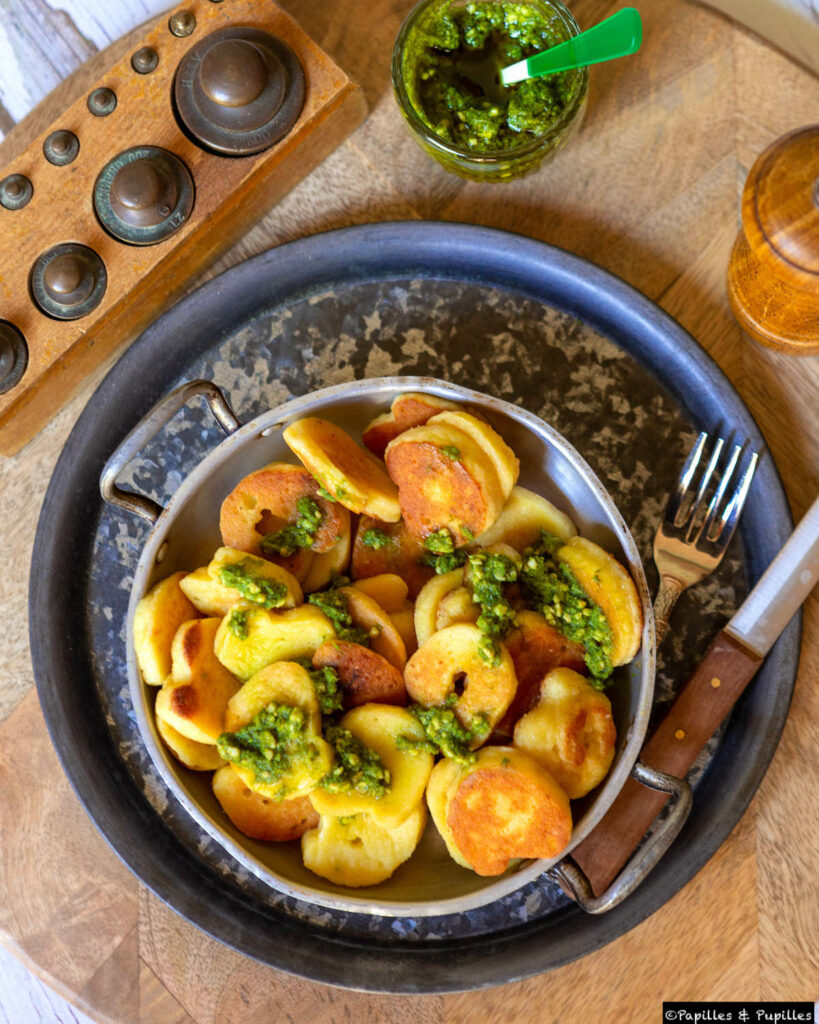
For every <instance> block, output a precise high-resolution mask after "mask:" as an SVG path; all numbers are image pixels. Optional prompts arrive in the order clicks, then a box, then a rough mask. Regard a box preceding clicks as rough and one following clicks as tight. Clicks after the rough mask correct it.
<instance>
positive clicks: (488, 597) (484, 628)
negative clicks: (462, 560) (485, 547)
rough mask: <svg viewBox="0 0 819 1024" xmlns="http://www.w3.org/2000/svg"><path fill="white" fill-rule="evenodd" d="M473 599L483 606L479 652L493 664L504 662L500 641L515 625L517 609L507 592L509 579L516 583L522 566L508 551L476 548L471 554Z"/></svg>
mask: <svg viewBox="0 0 819 1024" xmlns="http://www.w3.org/2000/svg"><path fill="white" fill-rule="evenodd" d="M469 572H470V576H471V580H472V600H473V601H474V602H475V603H476V604H479V605H480V606H481V614H480V615H479V616H478V620H477V622H476V625H477V627H478V629H480V631H481V632H482V633H483V639H482V640H481V644H480V646H479V648H478V655H479V656H480V657H481V658H482V659H483V660H484V661H486V662H488V663H489V664H490V665H492V666H493V667H497V666H498V665H499V664H500V647H499V646H498V644H499V641H501V640H503V639H504V637H505V636H506V635H507V634H508V633H509V632H511V630H513V629H514V628H515V610H514V609H513V608H512V606H511V604H509V602H508V601H507V600H506V597H505V596H504V592H503V588H504V585H505V584H507V583H515V582H516V580H517V578H518V566H517V564H516V563H515V562H514V561H513V560H512V559H511V558H508V557H507V556H506V555H499V554H490V553H489V552H488V551H476V552H475V553H474V554H472V555H470V556H469Z"/></svg>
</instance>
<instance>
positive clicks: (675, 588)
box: [654, 573, 685, 647]
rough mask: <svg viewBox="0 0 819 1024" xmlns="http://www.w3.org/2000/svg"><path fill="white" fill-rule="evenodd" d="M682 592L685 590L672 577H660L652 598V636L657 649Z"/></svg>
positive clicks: (665, 575) (663, 575)
mask: <svg viewBox="0 0 819 1024" xmlns="http://www.w3.org/2000/svg"><path fill="white" fill-rule="evenodd" d="M683 590H685V586H684V584H682V583H681V582H680V581H679V580H678V579H676V578H675V577H674V576H668V575H667V574H665V573H663V574H662V575H661V576H660V588H659V590H658V591H657V596H656V597H655V598H654V635H655V636H656V638H657V646H658V647H659V646H660V644H661V643H662V642H663V639H664V637H665V635H666V633H667V632H668V619H669V616H670V615H671V612H672V611H673V609H674V605H675V604H676V603H677V598H678V597H679V596H680V594H681V593H682V592H683Z"/></svg>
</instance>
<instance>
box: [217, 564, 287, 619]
mask: <svg viewBox="0 0 819 1024" xmlns="http://www.w3.org/2000/svg"><path fill="white" fill-rule="evenodd" d="M264 564H265V563H264V562H262V561H261V560H260V559H258V558H243V559H242V561H241V562H234V563H232V564H231V565H223V566H222V567H221V568H220V569H219V582H220V583H221V584H222V586H224V587H232V588H233V589H234V590H238V591H239V593H240V594H241V595H242V597H244V598H245V599H246V600H248V601H251V602H252V603H253V604H259V605H261V606H262V608H267V609H268V610H269V609H271V608H281V606H282V605H283V604H284V602H285V601H286V600H287V587H286V586H285V585H284V584H283V583H278V582H277V581H276V580H271V579H268V578H267V577H266V576H263V575H261V574H260V573H258V572H256V571H255V569H256V567H259V568H262V567H263V566H264Z"/></svg>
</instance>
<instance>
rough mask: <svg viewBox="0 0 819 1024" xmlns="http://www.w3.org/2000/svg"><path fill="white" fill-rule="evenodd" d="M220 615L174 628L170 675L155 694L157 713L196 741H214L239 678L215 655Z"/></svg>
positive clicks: (222, 724)
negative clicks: (214, 647)
mask: <svg viewBox="0 0 819 1024" xmlns="http://www.w3.org/2000/svg"><path fill="white" fill-rule="evenodd" d="M219 625H220V620H219V619H194V620H193V621H192V622H186V623H184V624H183V625H182V626H180V627H179V629H178V630H177V631H176V636H175V637H174V641H173V647H172V659H171V662H172V669H171V675H170V676H169V678H168V679H167V680H166V681H165V683H164V685H163V686H162V689H161V690H160V691H159V693H158V694H157V695H156V713H157V715H158V716H161V717H162V718H164V719H165V721H166V722H167V724H168V725H170V726H171V727H172V728H173V729H176V731H177V732H181V733H182V735H183V736H187V737H188V739H191V740H195V741H196V742H197V743H215V742H216V741H217V740H218V739H219V735H220V733H221V732H222V730H223V728H224V719H225V709H226V708H227V705H228V701H229V700H230V699H231V697H232V696H233V695H234V694H235V693H236V691H237V690H238V689H239V681H238V680H237V679H236V678H235V677H234V676H233V674H232V673H231V672H229V671H228V670H227V669H226V668H225V667H224V666H223V665H222V664H221V662H219V661H218V659H217V658H216V655H215V654H214V652H213V641H214V638H215V636H216V633H217V632H218V629H219Z"/></svg>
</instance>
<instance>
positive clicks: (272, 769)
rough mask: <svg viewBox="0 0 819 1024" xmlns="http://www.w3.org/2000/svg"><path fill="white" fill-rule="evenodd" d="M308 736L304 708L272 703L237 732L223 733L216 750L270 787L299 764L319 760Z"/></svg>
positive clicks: (308, 730)
mask: <svg viewBox="0 0 819 1024" xmlns="http://www.w3.org/2000/svg"><path fill="white" fill-rule="evenodd" d="M311 736H312V734H311V731H310V729H309V723H308V720H307V715H306V714H305V712H304V709H303V708H293V707H290V706H289V705H287V704H276V703H275V702H272V703H270V704H268V705H267V706H266V707H264V708H262V710H261V711H260V712H259V713H258V714H256V715H254V716H253V718H252V719H251V720H250V721H249V722H248V724H247V725H245V726H243V727H242V728H241V729H239V730H238V731H237V732H223V733H222V735H221V736H220V737H219V739H218V741H217V747H218V749H219V753H220V754H221V755H222V757H223V758H224V759H225V760H226V761H230V763H231V764H235V765H238V766H239V767H240V768H247V769H249V770H250V771H251V772H252V773H253V777H254V779H255V780H256V782H260V783H264V784H266V785H270V784H272V783H276V782H279V781H281V780H282V779H283V778H284V777H285V775H287V773H288V772H289V771H291V770H292V769H293V768H295V767H297V766H298V764H299V763H304V762H305V761H314V760H315V759H316V758H317V757H318V753H319V752H318V748H317V747H316V745H315V743H312V742H311ZM284 795H285V790H284V789H283V790H282V792H281V796H282V798H283V797H284Z"/></svg>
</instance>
